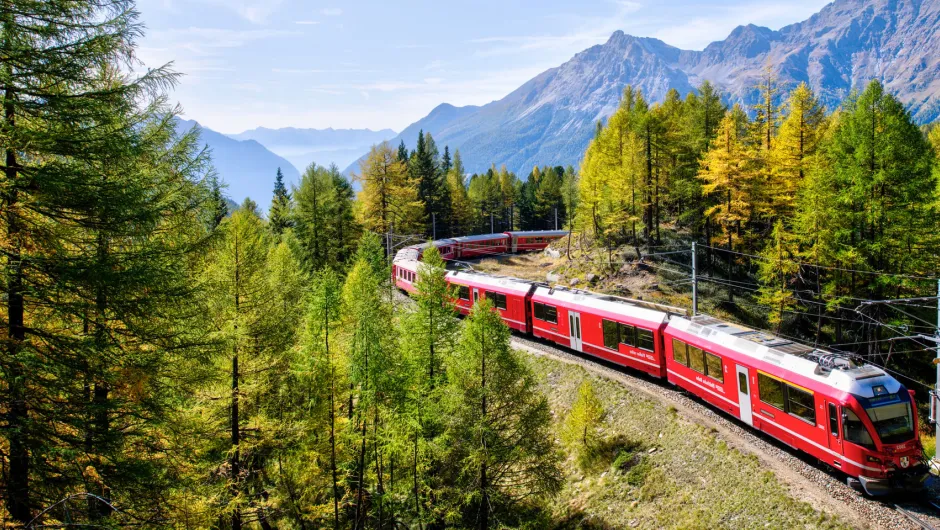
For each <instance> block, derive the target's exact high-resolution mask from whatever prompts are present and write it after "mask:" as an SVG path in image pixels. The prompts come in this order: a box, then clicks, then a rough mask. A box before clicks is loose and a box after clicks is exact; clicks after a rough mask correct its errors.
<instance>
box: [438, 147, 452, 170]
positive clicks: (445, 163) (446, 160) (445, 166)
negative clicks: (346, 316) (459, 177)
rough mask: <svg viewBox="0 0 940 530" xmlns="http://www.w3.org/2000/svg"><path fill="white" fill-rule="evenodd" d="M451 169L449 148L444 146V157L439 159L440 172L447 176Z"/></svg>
mask: <svg viewBox="0 0 940 530" xmlns="http://www.w3.org/2000/svg"><path fill="white" fill-rule="evenodd" d="M451 167H453V162H452V161H451V159H450V147H449V146H446V145H445V146H444V155H443V156H442V157H441V171H442V172H443V173H444V175H447V173H448V172H449V171H450V168H451Z"/></svg>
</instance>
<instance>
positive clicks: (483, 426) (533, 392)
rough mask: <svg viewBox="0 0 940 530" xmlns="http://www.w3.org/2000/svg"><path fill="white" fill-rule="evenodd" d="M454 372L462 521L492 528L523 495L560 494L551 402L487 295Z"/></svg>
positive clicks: (453, 445)
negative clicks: (546, 397) (510, 340)
mask: <svg viewBox="0 0 940 530" xmlns="http://www.w3.org/2000/svg"><path fill="white" fill-rule="evenodd" d="M447 375H448V379H449V381H450V384H449V386H448V397H447V401H446V407H447V417H448V418H449V425H448V426H447V434H446V436H447V445H448V447H449V451H450V456H449V459H451V460H452V461H455V462H459V463H458V464H457V465H456V467H455V470H454V471H455V473H456V475H455V476H454V477H453V479H452V480H451V481H450V484H451V486H452V487H453V488H454V489H455V490H456V492H455V495H453V496H452V497H451V498H452V499H456V500H457V501H458V504H457V506H455V509H456V510H458V513H459V514H460V519H461V522H462V524H463V525H465V526H468V527H475V528H480V529H486V528H490V527H491V526H496V525H498V524H499V523H500V519H502V518H504V517H510V516H511V514H512V513H513V507H514V506H515V505H516V503H518V502H521V500H522V499H526V498H530V499H531V498H538V497H540V496H549V495H552V494H555V493H557V492H558V491H559V489H560V487H561V485H562V477H561V470H560V468H559V465H558V462H559V455H558V449H557V448H556V446H555V442H554V438H553V437H552V436H551V435H550V433H549V429H550V427H551V421H552V420H551V413H550V412H549V409H548V402H547V400H546V399H545V397H544V396H542V395H541V394H540V393H539V391H538V390H537V388H536V382H535V380H534V378H533V376H532V374H531V372H530V371H529V369H528V367H527V366H526V365H525V363H524V362H523V360H522V359H521V358H520V357H519V355H518V354H516V353H515V352H514V351H513V350H512V348H511V347H510V345H509V328H508V327H506V325H505V324H504V323H503V321H502V319H501V318H500V316H499V314H497V313H496V312H495V311H493V307H492V306H491V305H490V303H489V301H488V300H486V299H485V298H484V299H482V300H481V301H479V302H478V303H477V304H476V305H475V306H474V308H473V310H472V311H471V313H470V316H469V317H468V318H467V320H466V321H465V324H464V326H463V329H462V331H461V334H460V338H459V340H458V344H457V348H456V350H455V352H454V355H453V356H451V358H450V359H449V360H448V370H447Z"/></svg>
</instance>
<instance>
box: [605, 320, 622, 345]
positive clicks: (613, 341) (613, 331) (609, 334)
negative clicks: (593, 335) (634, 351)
mask: <svg viewBox="0 0 940 530" xmlns="http://www.w3.org/2000/svg"><path fill="white" fill-rule="evenodd" d="M601 326H602V327H603V328H604V346H605V347H607V348H609V349H611V350H619V349H620V324H618V323H616V322H612V321H610V320H606V319H605V320H602V321H601Z"/></svg>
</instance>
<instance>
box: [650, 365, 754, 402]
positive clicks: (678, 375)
mask: <svg viewBox="0 0 940 530" xmlns="http://www.w3.org/2000/svg"><path fill="white" fill-rule="evenodd" d="M666 371H667V372H669V373H670V374H672V375H674V376H676V377H678V378H679V379H682V380H683V381H686V382H688V383H689V384H690V385H694V386H696V387H698V388H701V389H702V390H704V391H705V392H708V393H709V394H711V395H713V396H715V397H716V398H718V399H723V400H725V401H727V402H728V403H730V404H732V405H734V406H735V407H739V408H740V406H741V405H740V404H738V403H735V402H734V401H731V400H730V399H728V398H726V397H725V396H722V395H721V394H719V393H718V392H712V391H711V390H710V389H708V388H706V387H704V386H702V385H700V384H698V383H696V382H695V381H692V380H691V379H689V378H687V377H685V376H684V375H682V374H679V373H677V372H675V371H673V370H668V369H667V370H666Z"/></svg>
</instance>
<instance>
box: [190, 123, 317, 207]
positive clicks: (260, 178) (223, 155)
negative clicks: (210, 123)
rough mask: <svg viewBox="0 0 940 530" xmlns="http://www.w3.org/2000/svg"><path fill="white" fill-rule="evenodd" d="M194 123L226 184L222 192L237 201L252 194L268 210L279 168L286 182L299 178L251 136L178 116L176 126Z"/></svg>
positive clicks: (278, 157)
mask: <svg viewBox="0 0 940 530" xmlns="http://www.w3.org/2000/svg"><path fill="white" fill-rule="evenodd" d="M193 127H199V129H200V139H201V142H202V143H203V144H204V145H207V146H208V147H209V149H210V150H211V151H212V163H213V165H214V166H215V169H216V172H217V173H218V175H219V177H220V180H222V181H223V182H225V184H226V185H227V186H228V188H227V189H226V191H225V194H226V195H227V196H228V197H230V198H231V199H232V200H233V201H235V202H236V203H238V204H241V202H242V201H243V200H245V198H246V197H251V199H252V200H253V201H255V202H256V203H258V206H259V207H260V208H261V209H262V210H267V208H268V205H270V204H271V197H272V196H273V194H274V191H273V190H274V177H275V175H277V169H278V168H281V172H283V173H284V180H285V181H286V182H287V183H288V185H290V184H296V183H297V182H298V181H299V180H300V174H299V173H298V172H297V169H296V168H295V167H294V166H293V165H292V164H291V163H290V162H288V161H287V160H285V159H283V158H281V157H280V156H278V155H276V154H274V153H272V152H271V151H269V150H267V149H266V148H265V147H264V146H263V145H261V144H260V143H258V142H256V141H254V140H235V139H233V138H229V137H228V136H225V135H224V134H221V133H218V132H216V131H213V130H212V129H209V128H206V127H203V126H201V125H199V123H198V122H195V121H191V120H183V119H181V120H178V124H177V128H178V129H179V130H181V131H187V130H189V129H192V128H193Z"/></svg>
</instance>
